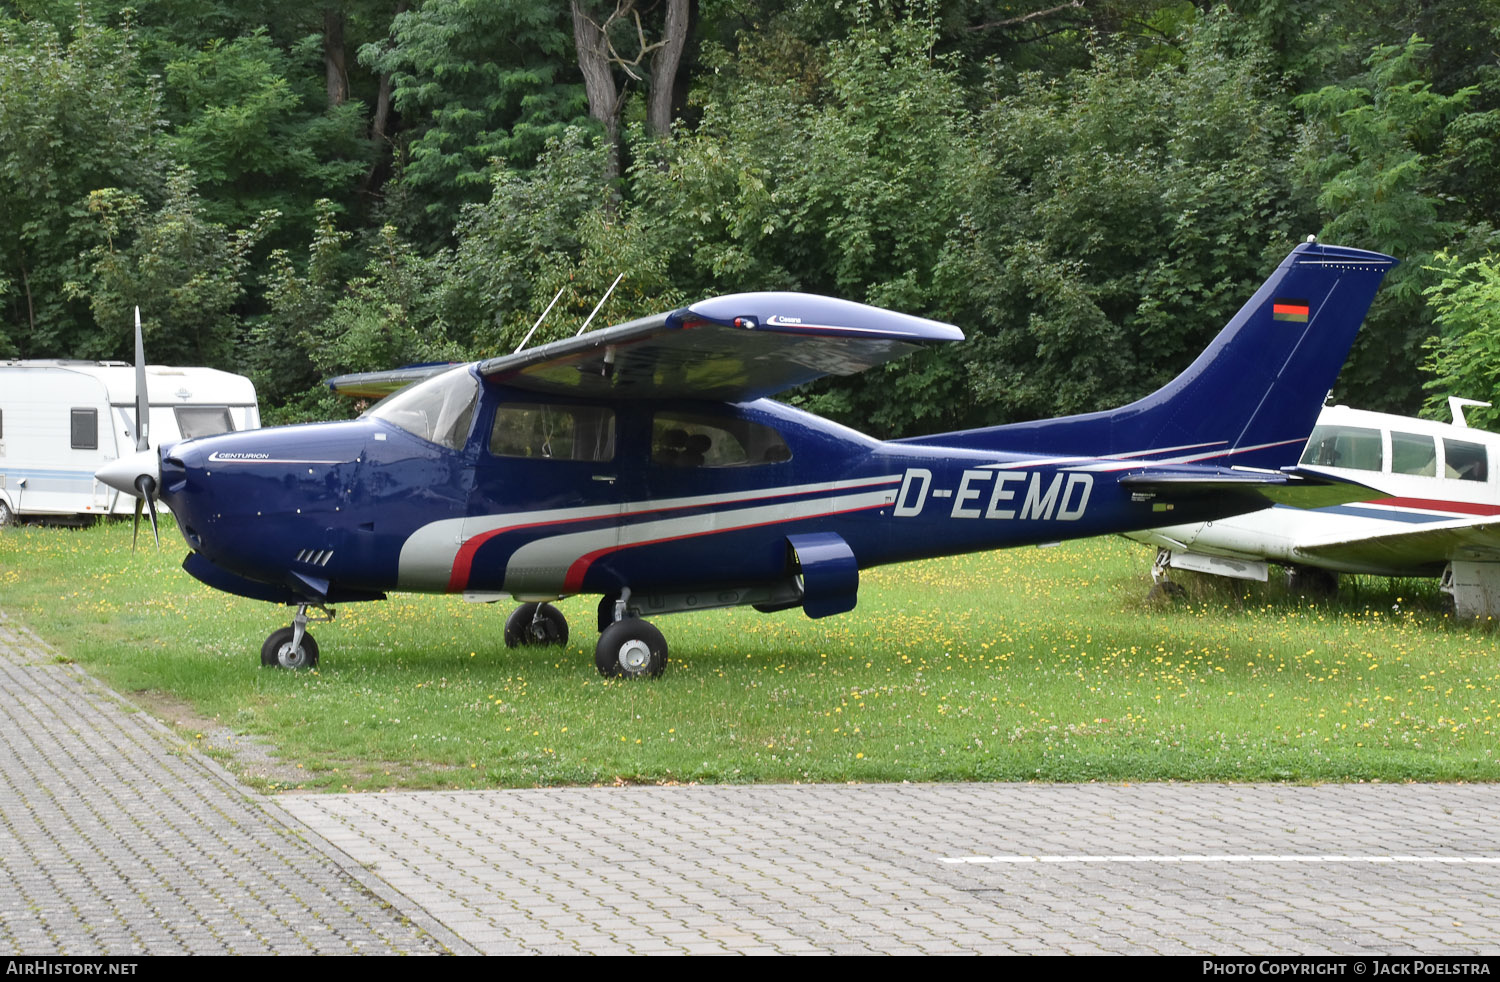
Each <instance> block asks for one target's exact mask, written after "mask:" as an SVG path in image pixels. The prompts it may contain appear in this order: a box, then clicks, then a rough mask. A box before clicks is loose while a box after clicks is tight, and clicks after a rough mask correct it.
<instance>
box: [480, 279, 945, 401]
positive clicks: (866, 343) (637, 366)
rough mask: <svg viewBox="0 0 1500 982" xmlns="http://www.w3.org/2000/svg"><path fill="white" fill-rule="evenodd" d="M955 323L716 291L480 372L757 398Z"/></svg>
mask: <svg viewBox="0 0 1500 982" xmlns="http://www.w3.org/2000/svg"><path fill="white" fill-rule="evenodd" d="M961 340H963V332H962V331H960V330H959V329H958V328H956V327H953V326H952V325H950V324H942V323H939V322H937V321H930V320H926V319H924V318H921V317H912V316H910V315H908V314H898V313H896V312H894V311H890V310H883V309H881V308H879V307H868V306H865V305H864V304H859V303H853V302H852V301H848V300H836V299H833V298H831V297H819V296H813V295H811V294H805V293H737V294H733V295H730V296H724V297H715V298H713V299H711V300H704V301H702V302H701V303H695V304H693V305H692V306H690V307H684V308H683V309H681V310H675V311H672V312H671V313H667V314H658V315H656V316H654V317H646V318H642V319H641V320H636V321H631V322H629V323H627V324H620V325H618V326H615V327H609V328H605V329H603V330H599V331H592V332H590V333H588V334H584V335H581V336H579V337H574V338H568V339H567V340H564V341H555V342H553V343H551V344H545V345H541V346H539V347H536V348H531V349H528V350H526V351H521V352H517V353H516V354H513V355H504V356H502V357H499V358H491V359H489V360H488V361H485V362H481V363H480V365H479V372H480V374H482V375H484V376H485V377H486V378H489V379H492V380H494V381H496V382H500V383H501V384H504V385H508V386H513V387H515V388H518V389H528V390H531V391H534V392H547V393H554V394H559V395H573V396H578V397H581V398H589V399H670V398H688V399H715V400H725V401H730V402H739V401H743V400H748V399H758V398H760V397H761V396H766V395H771V394H772V393H775V392H780V391H782V390H783V389H789V388H791V387H793V386H796V385H801V384H802V383H804V382H810V381H812V380H813V379H816V378H821V377H822V376H824V375H853V374H855V373H856V372H862V371H864V370H865V369H868V368H872V367H874V366H876V365H879V364H882V363H884V362H887V361H890V360H891V359H894V358H899V357H901V356H903V355H906V354H909V353H910V352H912V351H915V350H917V349H918V348H920V347H922V346H924V345H927V344H932V343H936V342H942V341H961Z"/></svg>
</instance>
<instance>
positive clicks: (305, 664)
mask: <svg viewBox="0 0 1500 982" xmlns="http://www.w3.org/2000/svg"><path fill="white" fill-rule="evenodd" d="M292 633H293V632H292V629H291V628H289V627H284V628H282V629H281V630H279V631H272V632H271V636H270V637H269V638H266V643H265V644H263V645H261V646H260V663H261V664H262V665H266V666H269V667H271V668H313V667H314V666H316V665H317V664H318V642H316V641H314V640H313V636H312V635H311V634H308V633H307V632H306V631H303V632H302V643H301V644H300V645H298V646H297V647H295V648H293V647H292Z"/></svg>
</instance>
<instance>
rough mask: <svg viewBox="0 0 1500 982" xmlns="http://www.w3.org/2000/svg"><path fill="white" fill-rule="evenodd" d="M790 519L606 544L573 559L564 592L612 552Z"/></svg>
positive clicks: (831, 513) (847, 510)
mask: <svg viewBox="0 0 1500 982" xmlns="http://www.w3.org/2000/svg"><path fill="white" fill-rule="evenodd" d="M884 507H886V505H885V504H874V505H861V506H860V507H858V508H845V509H843V510H842V511H829V512H823V513H821V514H818V515H803V516H802V517H800V518H796V519H792V520H791V521H799V522H800V521H806V520H808V519H811V518H832V517H833V516H835V515H849V514H853V513H854V512H858V511H871V510H873V509H876V508H884ZM787 521H788V520H787V519H785V518H772V519H768V520H767V521H764V522H751V523H749V524H748V525H736V526H733V527H730V528H715V529H704V530H703V531H701V532H684V533H682V534H681V535H665V536H662V537H661V538H660V539H647V540H645V541H643V542H627V543H625V544H624V545H613V546H606V547H605V548H603V549H595V550H594V551H593V552H590V553H586V554H584V555H582V556H579V557H578V558H577V559H575V560H573V565H571V566H569V567H568V574H567V576H565V577H564V578H563V592H564V593H577V592H578V590H579V589H580V588H581V587H582V586H583V578H584V576H586V575H587V574H588V571H589V567H590V566H592V565H594V560H596V559H598V558H599V557H600V556H606V555H608V554H610V553H612V552H621V551H623V550H625V549H634V548H636V547H637V546H654V545H660V544H661V543H663V542H677V541H679V540H681V539H696V538H700V537H701V536H705V535H717V534H718V533H720V532H743V531H744V530H745V529H754V528H763V527H764V526H767V525H782V524H785V523H786V522H787Z"/></svg>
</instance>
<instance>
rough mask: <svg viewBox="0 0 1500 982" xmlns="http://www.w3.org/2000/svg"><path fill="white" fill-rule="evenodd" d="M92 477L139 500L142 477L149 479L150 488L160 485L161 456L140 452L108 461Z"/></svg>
mask: <svg viewBox="0 0 1500 982" xmlns="http://www.w3.org/2000/svg"><path fill="white" fill-rule="evenodd" d="M94 477H96V478H98V480H99V481H100V482H102V483H104V484H107V485H109V486H110V487H112V488H114V489H115V490H116V491H123V492H124V493H125V494H128V495H130V496H132V497H135V498H139V497H141V492H140V490H139V484H140V479H141V478H142V477H149V478H151V487H152V488H156V487H159V486H160V485H161V456H160V455H159V454H158V452H157V451H156V450H150V449H148V450H141V451H139V452H137V453H133V454H129V455H128V456H125V457H121V458H119V459H118V460H112V461H110V462H109V463H107V464H105V465H104V466H103V467H101V468H99V469H98V470H96V471H94ZM148 493H149V492H148Z"/></svg>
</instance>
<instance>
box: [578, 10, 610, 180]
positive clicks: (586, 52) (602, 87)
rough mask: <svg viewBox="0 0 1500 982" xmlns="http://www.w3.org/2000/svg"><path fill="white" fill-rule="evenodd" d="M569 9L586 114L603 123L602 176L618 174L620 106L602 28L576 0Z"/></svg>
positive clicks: (606, 178) (607, 176) (608, 176)
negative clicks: (585, 98)
mask: <svg viewBox="0 0 1500 982" xmlns="http://www.w3.org/2000/svg"><path fill="white" fill-rule="evenodd" d="M571 6H572V9H573V43H574V45H575V46H576V47H577V48H578V68H579V70H580V71H581V72H583V90H584V92H585V93H587V95H588V99H589V115H590V116H592V117H593V118H594V119H597V120H598V121H599V122H601V123H603V124H604V137H605V140H606V141H607V147H606V149H607V151H608V156H607V157H606V158H605V164H604V179H605V180H607V181H612V180H614V179H615V178H617V177H619V176H620V106H621V102H622V100H621V97H620V91H619V89H618V87H617V86H616V85H615V76H614V72H612V71H611V70H610V64H609V46H608V45H607V44H606V43H605V40H604V32H603V31H601V30H600V29H599V26H598V25H597V24H595V23H594V22H593V21H591V20H589V18H588V16H587V15H585V14H584V12H583V8H582V7H581V6H580V4H579V0H571Z"/></svg>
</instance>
